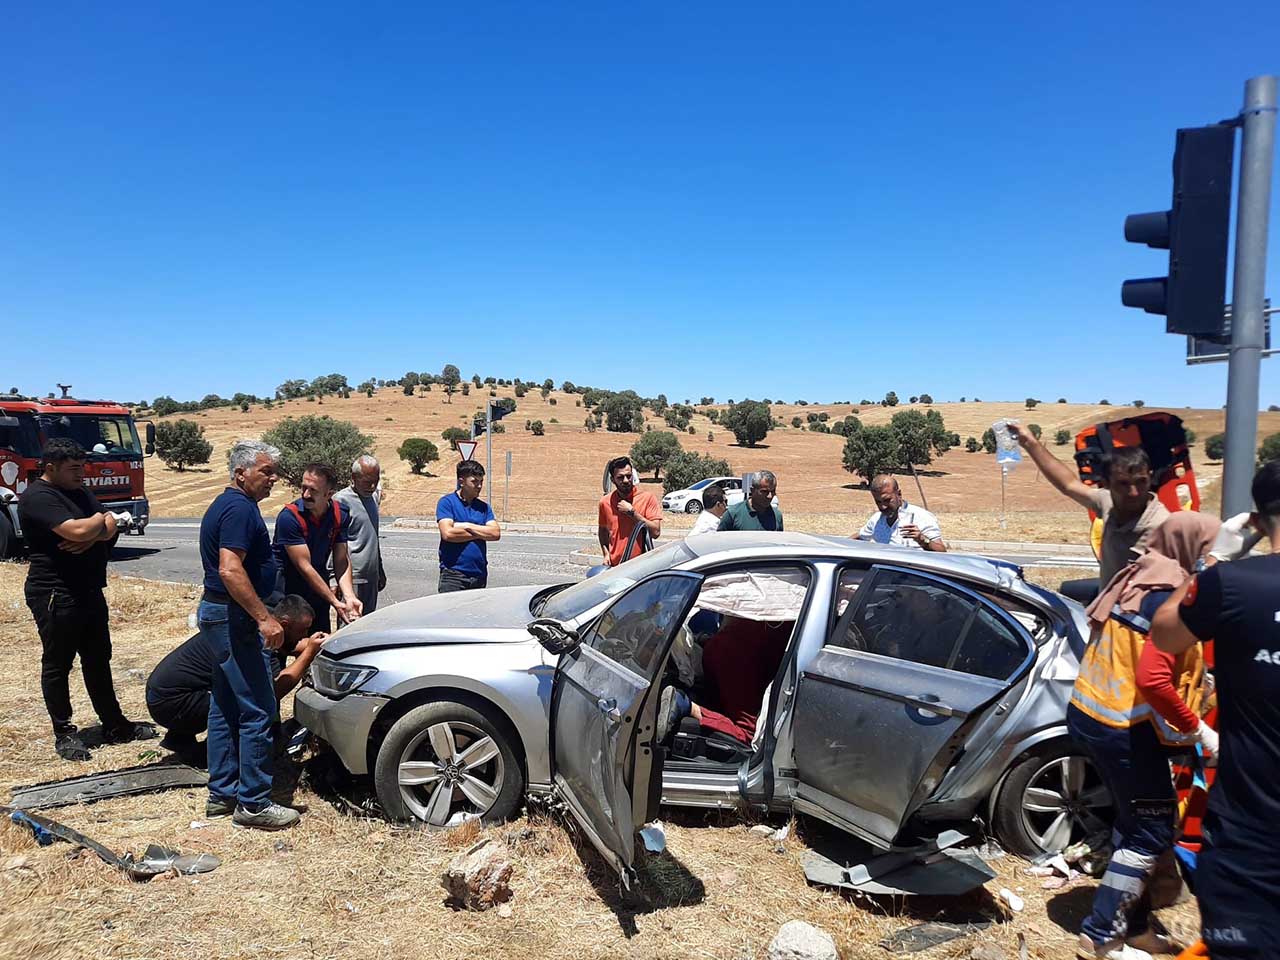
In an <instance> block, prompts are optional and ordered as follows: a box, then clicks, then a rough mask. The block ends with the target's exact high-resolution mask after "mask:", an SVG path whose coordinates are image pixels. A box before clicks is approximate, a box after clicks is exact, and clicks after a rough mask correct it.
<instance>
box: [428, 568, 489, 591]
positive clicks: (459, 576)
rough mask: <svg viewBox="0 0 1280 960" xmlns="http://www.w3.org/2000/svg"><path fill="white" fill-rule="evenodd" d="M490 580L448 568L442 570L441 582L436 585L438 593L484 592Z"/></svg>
mask: <svg viewBox="0 0 1280 960" xmlns="http://www.w3.org/2000/svg"><path fill="white" fill-rule="evenodd" d="M488 582H489V578H488V577H487V576H485V577H473V576H470V575H469V574H466V573H459V572H458V571H457V570H450V569H449V568H448V567H441V568H440V580H439V581H438V582H437V584H436V593H457V592H458V591H459V590H483V589H484V585H485V584H486V583H488Z"/></svg>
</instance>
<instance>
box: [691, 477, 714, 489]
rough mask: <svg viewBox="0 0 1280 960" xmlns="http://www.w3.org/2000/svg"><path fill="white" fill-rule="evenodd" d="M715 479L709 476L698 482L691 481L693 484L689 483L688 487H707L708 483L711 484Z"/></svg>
mask: <svg viewBox="0 0 1280 960" xmlns="http://www.w3.org/2000/svg"><path fill="white" fill-rule="evenodd" d="M714 479H715V477H707V479H705V480H699V481H698V482H697V483H691V484H689V487H688V489H690V490H701V489H702V488H703V487H705V486H706V485H707V484H709V483H710V482H711V481H712V480H714Z"/></svg>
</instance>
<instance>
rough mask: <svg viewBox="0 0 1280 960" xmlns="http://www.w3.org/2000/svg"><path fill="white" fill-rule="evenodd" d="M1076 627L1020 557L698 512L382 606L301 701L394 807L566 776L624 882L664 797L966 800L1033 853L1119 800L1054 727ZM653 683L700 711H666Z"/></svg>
mask: <svg viewBox="0 0 1280 960" xmlns="http://www.w3.org/2000/svg"><path fill="white" fill-rule="evenodd" d="M1085 631H1086V627H1085V621H1084V617H1083V611H1082V610H1081V608H1080V607H1079V606H1077V605H1075V604H1074V603H1072V602H1071V601H1067V600H1064V599H1063V598H1061V597H1059V596H1058V595H1056V594H1054V593H1051V592H1049V591H1046V590H1042V589H1040V588H1039V587H1036V586H1034V585H1031V584H1028V583H1027V582H1026V581H1025V580H1024V579H1023V578H1022V576H1021V572H1020V571H1019V570H1018V568H1017V567H1015V566H1013V565H1012V564H1007V563H1003V562H1000V561H994V560H989V559H984V558H980V557H973V556H960V555H956V554H943V553H927V552H924V551H909V550H904V549H900V548H894V547H883V546H878V545H875V544H868V543H859V542H857V541H851V540H848V539H844V538H838V537H817V536H810V535H807V534H799V533H779V534H774V533H767V534H763V533H747V532H740V533H714V534H708V535H704V536H698V537H692V538H689V539H687V540H685V541H684V542H680V543H671V544H667V545H665V546H663V547H662V548H661V549H659V550H656V551H653V552H651V553H646V554H644V555H642V556H640V557H638V558H636V559H634V560H631V561H629V562H628V563H625V564H623V565H621V566H619V567H616V568H613V569H611V570H609V571H607V572H606V573H604V574H602V575H601V576H598V577H594V578H591V579H588V580H585V581H582V582H581V583H577V584H566V585H560V586H553V587H546V586H529V587H506V588H501V589H492V590H481V591H472V592H466V593H453V594H447V595H443V596H433V597H424V598H421V599H418V600H413V601H409V602H407V603H399V604H396V605H394V606H391V607H387V608H384V609H382V610H379V611H377V612H376V613H374V614H372V615H371V616H369V617H365V618H362V619H360V620H358V621H356V622H355V623H354V624H352V625H350V626H347V627H344V628H342V629H341V630H340V631H338V633H337V634H335V635H334V637H333V638H332V639H331V640H330V641H329V642H328V643H326V644H325V647H324V651H323V652H322V653H321V654H320V656H318V657H317V658H316V660H315V662H314V664H313V666H312V668H311V673H310V678H309V684H308V685H307V686H305V687H304V688H303V689H301V690H300V691H299V692H298V695H297V698H296V704H295V715H296V717H297V718H298V719H299V720H300V721H301V722H302V723H303V724H304V725H305V726H306V727H307V728H308V729H309V730H311V731H312V732H313V733H315V734H316V735H317V736H318V737H319V738H321V739H322V740H324V741H327V742H328V743H329V744H330V745H332V747H333V749H334V751H336V753H337V755H338V756H339V757H340V758H341V761H342V763H343V764H344V765H345V766H346V768H347V769H348V770H349V771H350V772H351V773H353V774H357V775H364V774H367V775H371V776H372V779H373V785H374V788H375V789H376V792H377V796H378V798H379V801H380V803H381V806H382V808H383V811H384V812H385V814H386V815H387V816H389V817H392V818H395V819H403V820H407V819H412V818H417V819H420V820H423V821H427V822H429V823H432V824H438V825H445V824H450V823H458V822H461V821H462V820H465V819H467V818H469V817H476V816H479V817H483V818H485V819H487V820H497V819H501V818H504V817H508V816H510V815H512V814H513V813H514V812H516V811H517V810H518V809H519V807H520V805H521V803H522V801H523V798H524V796H525V794H526V793H527V792H533V793H556V794H558V795H559V796H560V797H561V798H562V799H563V800H564V801H565V802H566V804H567V806H568V808H569V810H570V812H571V813H572V814H573V815H574V817H575V818H576V819H577V820H578V821H579V823H580V824H581V825H582V827H583V829H584V831H585V833H586V835H587V836H588V837H589V838H591V840H592V841H593V843H594V844H595V845H596V846H597V847H598V848H599V849H600V851H601V853H602V855H604V856H605V858H606V859H607V860H608V861H609V862H610V863H612V864H613V865H614V867H615V868H616V869H618V870H619V872H620V873H621V874H622V875H623V877H624V878H625V877H626V876H627V875H628V874H629V871H630V869H631V864H632V859H633V856H634V836H633V834H634V831H635V830H636V829H638V828H639V827H640V826H641V825H642V824H643V823H645V822H646V821H648V820H650V819H652V818H653V817H655V816H656V815H657V807H658V804H659V803H665V804H672V805H680V806H692V807H712V808H715V807H737V806H740V805H748V806H752V807H756V808H768V809H775V810H795V811H797V812H802V813H806V814H809V815H811V816H814V817H817V818H820V819H821V820H824V821H826V822H828V823H830V824H833V825H835V826H837V827H839V828H841V829H843V830H845V831H847V832H849V833H850V834H853V835H855V836H857V837H859V838H861V839H863V840H865V841H868V842H871V843H874V844H877V845H879V846H889V845H891V844H892V843H893V842H894V841H895V840H896V839H898V838H899V837H900V835H903V834H906V833H907V832H911V833H913V834H916V833H918V832H920V831H924V830H929V829H931V828H933V827H934V826H935V825H937V824H941V823H943V822H953V823H954V822H958V821H966V820H972V819H973V818H975V817H976V818H979V819H981V820H982V821H983V822H984V823H986V824H988V825H989V826H990V828H991V829H992V830H993V832H994V833H995V835H996V836H997V837H998V839H999V840H1000V841H1001V843H1003V844H1004V845H1005V846H1006V847H1007V848H1008V849H1011V850H1013V851H1015V852H1018V853H1021V854H1024V855H1031V854H1034V853H1038V852H1040V851H1044V850H1054V849H1060V848H1062V847H1064V846H1066V845H1067V844H1068V843H1070V842H1072V841H1073V840H1075V839H1080V838H1083V837H1085V836H1093V835H1096V834H1097V833H1098V832H1100V831H1102V830H1104V829H1105V828H1106V824H1107V823H1108V821H1109V818H1110V799H1109V797H1108V795H1107V792H1106V790H1105V788H1104V787H1103V786H1102V785H1101V783H1100V782H1099V780H1098V778H1097V776H1096V773H1095V772H1094V770H1093V768H1092V766H1091V765H1090V764H1089V762H1088V761H1087V760H1086V759H1085V758H1084V757H1082V756H1080V755H1079V754H1078V752H1077V750H1076V749H1075V748H1074V747H1073V746H1072V745H1071V742H1070V740H1069V739H1068V736H1067V731H1066V705H1067V702H1068V699H1069V698H1070V694H1071V688H1072V684H1073V682H1074V680H1075V676H1076V671H1077V668H1078V660H1077V656H1078V653H1079V651H1080V650H1081V649H1082V644H1083V636H1084V635H1085ZM735 644H737V646H735ZM668 688H673V689H674V690H676V691H679V692H681V693H683V694H684V695H685V697H687V698H688V700H689V701H692V702H694V703H698V704H700V707H701V710H702V711H703V723H699V722H697V721H696V720H694V719H693V718H691V717H686V718H685V719H684V720H683V721H682V722H680V723H678V724H676V725H674V726H673V725H671V724H670V723H667V722H666V721H668V720H670V717H664V718H661V719H662V721H663V722H660V717H659V707H660V704H662V703H667V704H669V703H670V702H671V701H672V699H673V698H672V696H671V695H670V694H666V693H665V691H666V690H667V689H668ZM675 699H677V700H680V701H683V699H684V698H675ZM686 712H687V711H686ZM721 714H723V716H724V717H725V718H727V725H726V722H721V723H719V724H717V723H716V722H714V721H710V720H708V719H707V718H708V717H709V716H720V715H721ZM704 724H705V725H704ZM662 727H667V728H668V729H662V730H661V733H662V735H661V736H659V731H660V728H662Z"/></svg>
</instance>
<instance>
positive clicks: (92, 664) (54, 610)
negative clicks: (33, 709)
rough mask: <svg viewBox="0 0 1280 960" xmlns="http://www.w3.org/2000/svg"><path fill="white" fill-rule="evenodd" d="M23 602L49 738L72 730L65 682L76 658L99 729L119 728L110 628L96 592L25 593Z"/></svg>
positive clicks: (99, 593)
mask: <svg viewBox="0 0 1280 960" xmlns="http://www.w3.org/2000/svg"><path fill="white" fill-rule="evenodd" d="M26 601H27V606H28V608H30V610H31V615H32V616H33V617H35V621H36V630H37V631H38V632H39V634H40V645H41V654H40V692H41V693H42V694H43V695H44V705H45V708H46V709H47V710H48V711H49V719H50V720H51V721H52V723H53V735H54V737H55V738H57V737H64V736H67V735H68V734H72V733H75V732H76V725H75V724H74V723H72V722H71V687H70V683H69V679H70V676H71V666H72V664H74V663H75V659H76V655H77V654H79V655H80V672H81V673H83V674H84V686H85V689H86V690H87V691H88V692H89V700H90V701H91V702H92V703H93V709H94V712H95V713H97V714H98V719H99V720H101V721H102V726H103V729H104V730H105V731H109V730H112V729H117V728H119V727H121V726H123V725H124V724H125V723H126V722H127V721H126V720H125V716H124V712H123V711H122V710H121V709H120V701H119V700H117V699H116V689H115V685H114V684H113V683H112V681H111V630H110V627H109V626H108V623H107V601H106V598H104V597H103V595H102V591H101V590H91V591H88V592H86V593H78V594H70V593H65V592H64V591H61V590H54V591H52V592H49V593H29V594H27V595H26Z"/></svg>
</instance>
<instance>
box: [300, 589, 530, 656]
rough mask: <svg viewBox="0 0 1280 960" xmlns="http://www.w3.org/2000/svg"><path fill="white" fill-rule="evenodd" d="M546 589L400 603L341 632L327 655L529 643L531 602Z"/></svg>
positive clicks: (466, 592)
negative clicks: (433, 646) (378, 649)
mask: <svg viewBox="0 0 1280 960" xmlns="http://www.w3.org/2000/svg"><path fill="white" fill-rule="evenodd" d="M545 589H546V585H545V584H536V585H531V586H523V587H495V588H494V589H492V590H464V591H460V592H458V593H444V594H437V595H436V596H432V597H419V598H418V599H417V600H406V601H404V602H403V603H395V604H392V605H391V606H389V607H383V608H382V609H380V610H377V611H375V612H374V613H371V614H369V616H367V617H361V618H360V619H359V620H357V621H356V622H355V623H353V624H350V625H348V626H345V627H343V628H342V629H340V630H339V631H337V633H335V634H334V635H333V636H332V637H331V638H330V639H329V640H327V641H326V642H325V645H324V652H325V653H326V654H328V655H329V656H331V657H339V658H341V657H345V656H347V655H348V654H351V653H355V652H356V651H359V650H368V649H371V648H374V647H408V646H418V645H421V644H434V643H519V642H522V641H528V640H531V639H532V638H531V637H530V636H529V633H528V631H527V630H525V624H527V623H528V622H529V621H530V620H532V619H533V614H532V613H530V612H529V604H530V602H531V601H532V600H533V598H534V597H535V596H536V595H537V594H538V593H540V592H541V591H543V590H545Z"/></svg>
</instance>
